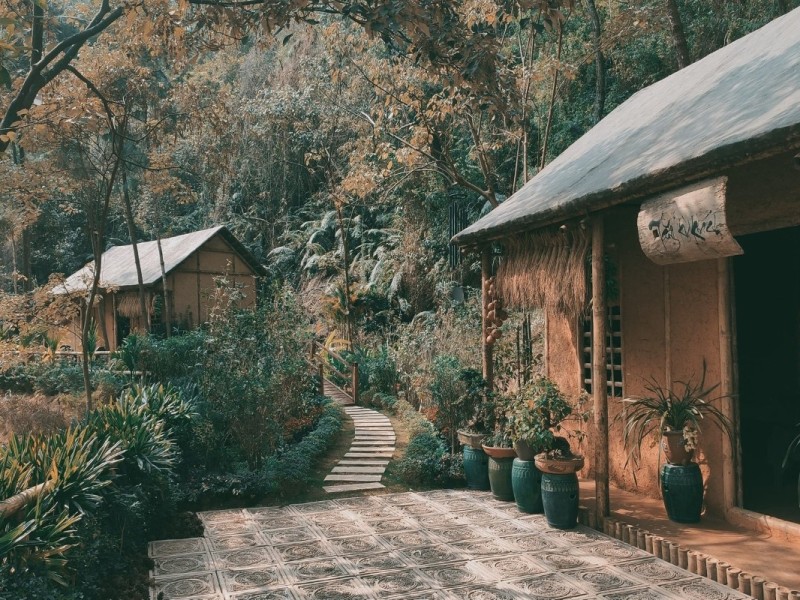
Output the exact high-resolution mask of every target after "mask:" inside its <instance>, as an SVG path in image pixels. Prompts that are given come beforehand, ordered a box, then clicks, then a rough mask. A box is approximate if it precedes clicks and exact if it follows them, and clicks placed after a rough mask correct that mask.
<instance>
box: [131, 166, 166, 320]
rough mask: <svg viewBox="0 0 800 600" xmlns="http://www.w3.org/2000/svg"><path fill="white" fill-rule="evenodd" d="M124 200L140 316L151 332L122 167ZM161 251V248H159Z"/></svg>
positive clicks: (133, 225)
mask: <svg viewBox="0 0 800 600" xmlns="http://www.w3.org/2000/svg"><path fill="white" fill-rule="evenodd" d="M122 200H123V204H124V206H125V222H126V223H127V225H128V237H129V238H130V240H131V246H133V262H134V264H135V265H136V281H137V284H138V289H139V317H140V319H141V320H142V327H144V328H145V332H147V333H149V332H150V311H149V310H147V299H146V298H147V295H146V292H145V289H144V280H143V278H142V263H141V261H140V260H139V246H138V243H137V240H136V223H134V221H133V209H132V208H131V196H130V192H129V190H128V174H127V172H126V170H125V169H124V168H123V169H122ZM159 252H160V248H159Z"/></svg>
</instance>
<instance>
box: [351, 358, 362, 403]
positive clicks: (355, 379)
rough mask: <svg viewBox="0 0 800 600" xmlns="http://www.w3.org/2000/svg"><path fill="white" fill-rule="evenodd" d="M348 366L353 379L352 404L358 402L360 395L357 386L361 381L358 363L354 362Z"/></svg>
mask: <svg viewBox="0 0 800 600" xmlns="http://www.w3.org/2000/svg"><path fill="white" fill-rule="evenodd" d="M350 368H351V370H352V374H351V377H352V381H353V383H352V385H353V404H358V400H359V396H360V394H359V389H358V387H359V386H360V385H361V382H360V381H359V373H358V363H357V362H354V363H353V364H352V366H351V367H350Z"/></svg>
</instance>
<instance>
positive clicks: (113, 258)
mask: <svg viewBox="0 0 800 600" xmlns="http://www.w3.org/2000/svg"><path fill="white" fill-rule="evenodd" d="M215 235H220V236H222V237H223V238H224V239H225V241H226V242H228V244H230V245H231V247H232V248H233V249H234V250H235V251H236V253H237V254H238V255H239V256H240V257H241V258H242V260H244V261H245V262H246V263H247V265H248V266H249V267H250V268H251V269H252V270H253V271H254V272H255V273H257V274H259V275H263V274H264V269H263V267H262V266H261V265H259V264H258V262H257V261H256V260H255V258H254V257H253V255H252V254H250V252H248V251H247V249H246V248H245V247H244V246H242V244H241V243H240V242H239V241H238V240H237V239H236V238H235V237H234V236H233V234H231V233H230V232H229V231H228V230H227V228H225V227H223V226H219V227H212V228H211V229H204V230H202V231H195V232H192V233H186V234H184V235H177V236H175V237H170V238H163V239H162V240H161V252H162V253H163V255H164V270H165V271H166V272H167V273H169V272H170V271H172V270H173V269H174V268H175V267H177V266H178V265H180V264H181V263H182V262H183V261H184V260H186V259H187V258H188V257H189V256H191V255H192V254H194V252H195V251H197V250H198V249H199V248H200V247H201V246H202V245H203V244H205V243H206V242H207V241H208V240H210V239H211V238H213V237H214V236H215ZM136 246H137V250H138V251H139V262H140V263H141V267H142V280H143V282H144V285H146V286H149V285H153V284H154V283H156V282H158V281H159V280H160V279H161V262H160V260H159V257H158V244H157V242H156V241H152V242H139V243H138V244H136ZM100 264H101V273H100V287H101V288H113V289H125V288H132V287H136V286H138V280H137V277H136V264H135V262H134V259H133V246H132V245H128V246H113V247H112V248H109V249H108V250H106V251H105V252H103V258H102V261H101V263H100ZM93 276H94V261H92V262H90V263H88V264H87V265H86V266H85V267H83V268H82V269H80V270H79V271H76V272H75V273H73V274H72V275H70V276H69V277H67V279H66V281H64V284H63V285H59V286H56V287H55V288H54V289H53V293H54V294H66V293H76V292H83V291H86V290H87V289H89V287H90V286H91V282H92V277H93Z"/></svg>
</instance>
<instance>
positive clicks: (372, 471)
mask: <svg viewBox="0 0 800 600" xmlns="http://www.w3.org/2000/svg"><path fill="white" fill-rule="evenodd" d="M384 471H386V467H333V471H332V473H350V474H355V473H363V474H365V475H367V474H369V475H380V474H381V473H383V472H384Z"/></svg>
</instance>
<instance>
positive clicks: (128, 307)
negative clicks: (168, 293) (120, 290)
mask: <svg viewBox="0 0 800 600" xmlns="http://www.w3.org/2000/svg"><path fill="white" fill-rule="evenodd" d="M146 304H147V312H149V313H150V316H153V301H152V298H148V301H147V302H146ZM117 313H118V314H119V315H120V316H123V317H127V318H129V319H136V318H138V317H140V316H141V314H142V313H141V308H140V307H139V296H138V295H137V294H122V295H120V296H119V298H118V299H117Z"/></svg>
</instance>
